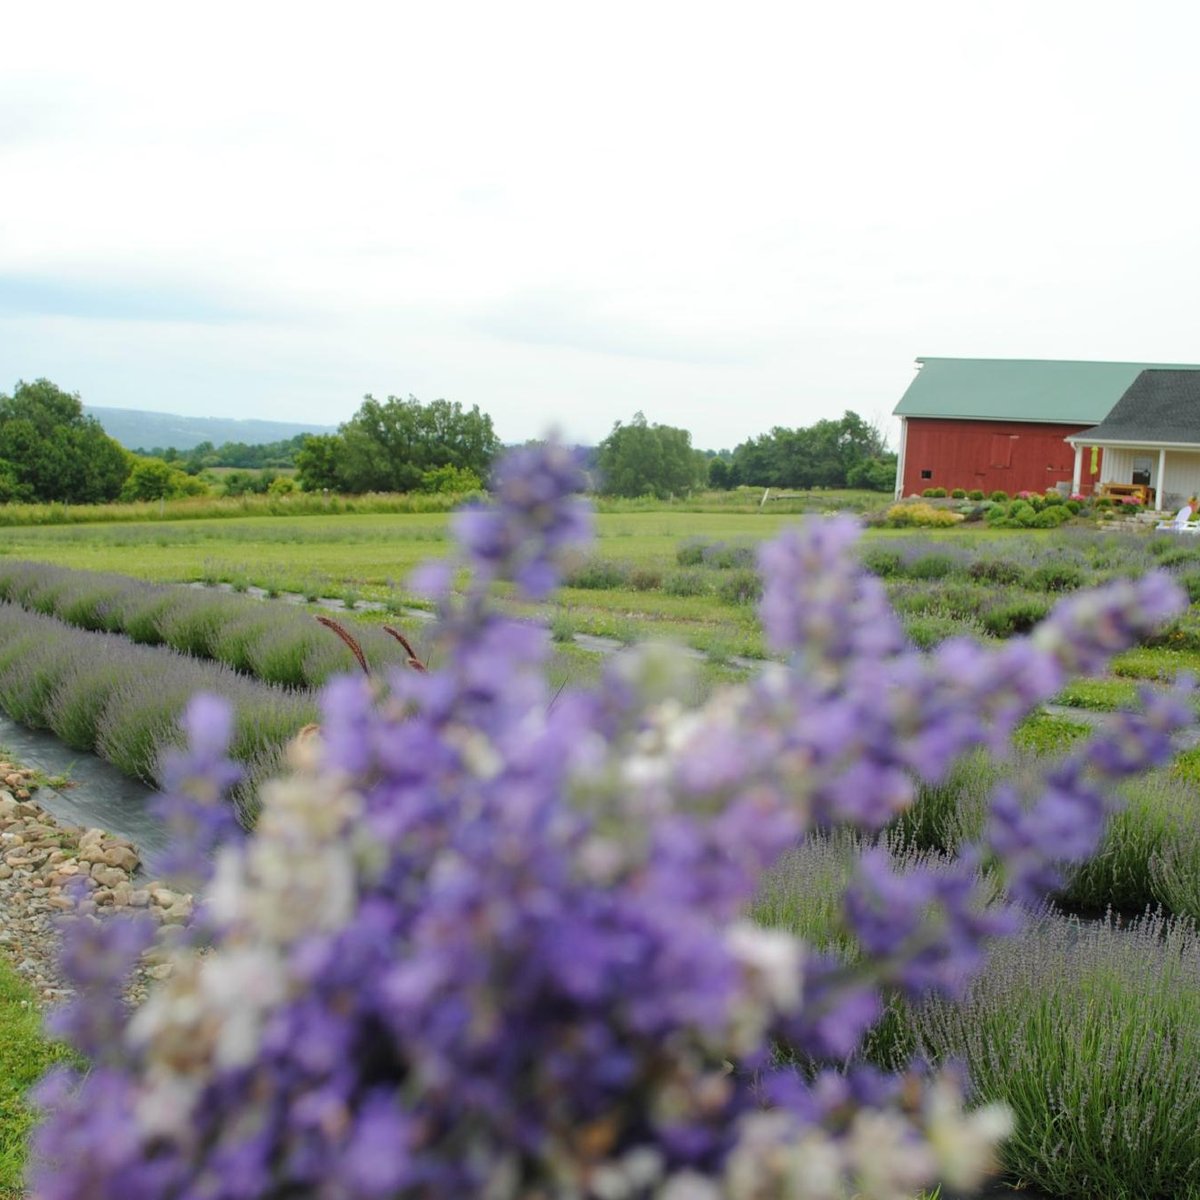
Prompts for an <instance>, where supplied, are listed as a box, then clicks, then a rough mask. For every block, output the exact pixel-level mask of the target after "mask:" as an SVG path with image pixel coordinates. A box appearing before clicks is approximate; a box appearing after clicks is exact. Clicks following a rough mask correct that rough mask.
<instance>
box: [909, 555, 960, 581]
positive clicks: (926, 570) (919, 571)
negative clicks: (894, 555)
mask: <svg viewBox="0 0 1200 1200" xmlns="http://www.w3.org/2000/svg"><path fill="white" fill-rule="evenodd" d="M954 567H955V563H954V559H952V558H949V557H948V556H947V555H945V554H923V555H921V556H920V558H914V559H913V560H912V561H911V562H909V563H908V564H907V565H906V566H905V568H904V574H905V575H907V576H908V577H909V579H945V578H946V576H947V575H949V574H951V573H952V572H953V570H954Z"/></svg>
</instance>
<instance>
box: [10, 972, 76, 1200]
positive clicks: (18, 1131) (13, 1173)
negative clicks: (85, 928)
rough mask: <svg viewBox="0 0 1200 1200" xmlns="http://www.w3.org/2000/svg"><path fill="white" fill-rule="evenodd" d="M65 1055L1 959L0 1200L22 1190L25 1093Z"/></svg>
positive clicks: (27, 1119)
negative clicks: (48, 1036) (49, 1037)
mask: <svg viewBox="0 0 1200 1200" xmlns="http://www.w3.org/2000/svg"><path fill="white" fill-rule="evenodd" d="M65 1054H66V1051H65V1050H64V1049H63V1048H62V1047H60V1046H56V1045H53V1044H51V1043H50V1042H48V1041H47V1040H46V1039H45V1037H44V1036H43V1035H42V1029H41V1013H40V1011H39V1010H38V1007H37V1005H36V1003H35V999H34V995H33V992H31V991H30V989H29V988H28V987H26V985H25V983H24V981H23V980H21V979H20V978H19V976H17V974H16V973H15V972H14V971H13V970H12V968H11V967H10V966H9V965H8V963H7V962H5V961H3V960H2V959H0V1200H17V1198H18V1197H19V1196H21V1195H22V1191H21V1176H22V1172H23V1170H24V1165H25V1143H26V1138H27V1137H28V1132H29V1129H30V1126H31V1125H32V1124H33V1116H32V1114H31V1113H30V1111H29V1109H28V1107H27V1106H26V1104H25V1099H24V1097H25V1093H26V1091H27V1090H28V1089H29V1087H30V1086H31V1085H32V1084H33V1083H34V1082H35V1081H36V1080H37V1079H38V1078H39V1077H40V1076H41V1075H42V1074H43V1073H44V1072H45V1071H46V1069H47V1068H48V1067H49V1066H50V1064H51V1063H54V1062H57V1061H58V1060H60V1059H62V1058H63V1057H65Z"/></svg>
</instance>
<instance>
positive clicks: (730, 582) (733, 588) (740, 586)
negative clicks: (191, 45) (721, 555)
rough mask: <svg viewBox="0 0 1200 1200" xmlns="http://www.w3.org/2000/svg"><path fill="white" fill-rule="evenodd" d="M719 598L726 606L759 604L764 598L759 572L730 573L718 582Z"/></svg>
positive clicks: (741, 571)
mask: <svg viewBox="0 0 1200 1200" xmlns="http://www.w3.org/2000/svg"><path fill="white" fill-rule="evenodd" d="M717 597H718V598H719V599H721V600H723V601H724V602H725V603H726V604H757V603H758V601H759V600H760V599H761V597H762V580H761V579H760V578H759V575H758V572H757V571H751V570H747V569H742V570H739V571H729V572H727V573H725V574H723V575H722V577H721V578H720V579H719V580H718V582H717Z"/></svg>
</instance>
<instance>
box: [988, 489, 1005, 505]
mask: <svg viewBox="0 0 1200 1200" xmlns="http://www.w3.org/2000/svg"><path fill="white" fill-rule="evenodd" d="M989 499H991V500H994V501H995V502H996V503H997V504H1007V503H1008V493H1007V492H1001V491H995V492H993V493H992V494H991V496H990V497H989Z"/></svg>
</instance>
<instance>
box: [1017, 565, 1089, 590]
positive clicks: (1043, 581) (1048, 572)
mask: <svg viewBox="0 0 1200 1200" xmlns="http://www.w3.org/2000/svg"><path fill="white" fill-rule="evenodd" d="M1085 582H1086V577H1085V575H1084V572H1083V569H1082V568H1080V567H1077V566H1075V565H1074V564H1073V563H1065V562H1059V563H1054V562H1050V563H1043V564H1042V565H1041V566H1040V567H1035V568H1034V569H1033V570H1032V571H1030V573H1029V581H1028V585H1027V586H1029V587H1031V588H1033V589H1034V590H1035V591H1039V592H1073V591H1074V590H1075V589H1076V588H1081V587H1083V585H1084V583H1085Z"/></svg>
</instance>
